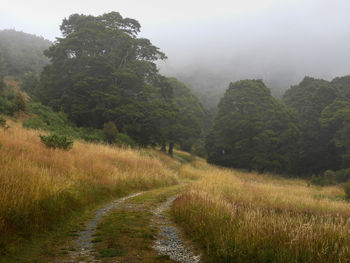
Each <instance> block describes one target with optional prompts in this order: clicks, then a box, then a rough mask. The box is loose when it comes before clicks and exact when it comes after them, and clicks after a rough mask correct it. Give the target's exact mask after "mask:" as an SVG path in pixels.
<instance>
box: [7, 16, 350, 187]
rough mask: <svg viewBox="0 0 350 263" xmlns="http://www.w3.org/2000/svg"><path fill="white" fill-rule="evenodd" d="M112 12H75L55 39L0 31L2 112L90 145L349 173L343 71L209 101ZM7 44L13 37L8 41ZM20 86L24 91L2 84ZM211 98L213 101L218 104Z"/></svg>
mask: <svg viewBox="0 0 350 263" xmlns="http://www.w3.org/2000/svg"><path fill="white" fill-rule="evenodd" d="M140 28H141V25H140V23H139V22H138V21H137V20H135V19H130V18H124V17H122V16H121V15H120V14H119V13H117V12H111V13H106V14H103V15H100V16H91V15H79V14H73V15H71V16H69V18H67V19H64V20H63V21H62V24H61V25H60V30H61V32H62V37H59V38H57V40H56V41H55V42H53V43H51V42H50V41H47V40H45V39H43V38H41V37H36V36H33V35H29V34H26V33H23V32H17V31H14V30H3V31H0V94H1V98H0V112H1V113H3V114H7V115H13V114H15V113H16V112H18V111H21V110H22V111H23V110H25V111H29V112H31V113H33V114H34V115H33V116H32V117H31V118H30V119H29V120H27V121H26V122H25V123H24V126H26V127H31V128H37V129H46V130H49V131H51V132H54V133H58V134H63V135H65V136H70V137H76V138H82V139H85V140H88V141H105V142H107V143H112V144H113V143H114V144H118V142H119V143H120V142H122V143H123V144H125V145H130V146H133V147H136V146H137V147H146V146H152V147H158V148H160V149H162V150H163V151H166V150H167V151H168V152H169V153H170V154H172V152H173V149H174V147H179V148H180V149H182V150H185V151H188V152H192V153H193V154H197V155H199V156H202V157H206V158H207V160H208V162H209V163H212V164H217V165H221V166H225V167H233V168H239V169H244V170H248V171H258V172H259V173H265V172H270V173H280V174H284V175H286V176H296V177H304V178H311V179H312V182H314V183H316V184H336V183H339V182H345V181H347V180H348V179H349V178H350V167H349V163H350V162H349V161H350V137H349V136H350V135H349V134H350V133H349V130H350V122H349V120H350V76H344V77H336V78H334V79H333V80H332V81H326V80H322V79H314V78H312V77H308V76H307V77H305V78H304V79H303V80H302V81H301V82H300V83H299V84H297V85H294V86H291V87H290V88H289V89H288V90H287V91H286V92H285V94H284V95H283V96H282V98H275V97H274V96H272V95H271V91H270V89H269V88H268V87H266V85H265V84H264V82H263V80H241V81H237V82H232V83H230V84H229V86H228V88H227V90H226V92H225V94H224V96H223V97H222V98H221V100H220V102H219V104H218V105H217V107H214V108H210V109H208V108H206V106H204V105H210V107H212V105H213V104H212V103H211V102H208V99H209V100H210V97H209V98H208V97H205V98H203V97H201V99H199V98H197V97H196V96H195V95H194V93H193V91H192V90H191V89H190V88H189V87H188V86H187V85H186V84H185V83H183V82H180V81H179V80H177V79H176V78H173V77H167V76H164V75H161V74H160V73H159V69H158V68H157V64H156V63H157V61H160V60H165V59H166V58H167V57H166V54H164V53H163V52H162V51H160V49H159V48H158V47H156V46H154V45H153V44H152V43H151V41H150V40H149V39H146V38H141V37H138V34H139V32H140ZM9 43H12V44H11V45H9ZM6 76H12V77H15V78H16V79H18V80H20V81H21V82H22V83H23V84H22V87H23V91H25V93H26V94H27V95H29V97H30V100H29V101H28V100H26V99H25V98H24V97H25V96H24V97H23V94H21V93H19V92H15V91H13V90H12V89H10V87H9V85H7V86H6V84H5V81H4V80H5V78H6ZM216 100H217V98H215V97H214V98H212V101H216Z"/></svg>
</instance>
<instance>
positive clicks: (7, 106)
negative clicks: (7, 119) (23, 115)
mask: <svg viewBox="0 0 350 263" xmlns="http://www.w3.org/2000/svg"><path fill="white" fill-rule="evenodd" d="M13 112H14V108H13V104H12V102H11V101H10V100H8V99H7V98H5V97H0V113H2V114H5V115H12V114H13Z"/></svg>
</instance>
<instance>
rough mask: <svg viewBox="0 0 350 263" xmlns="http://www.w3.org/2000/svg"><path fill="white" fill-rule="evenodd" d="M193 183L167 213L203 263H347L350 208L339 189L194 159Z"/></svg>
mask: <svg viewBox="0 0 350 263" xmlns="http://www.w3.org/2000/svg"><path fill="white" fill-rule="evenodd" d="M179 176H180V177H182V178H200V180H198V181H197V182H196V183H194V184H193V185H192V186H191V187H190V188H189V189H188V190H187V191H186V192H184V193H183V194H182V195H181V196H180V197H179V198H178V199H177V200H176V201H175V203H174V206H173V208H172V214H173V216H174V218H175V220H176V222H177V223H179V224H180V225H181V226H182V227H183V228H184V230H185V232H186V233H187V234H188V236H189V237H191V238H192V239H194V240H195V241H196V242H199V243H200V244H201V246H202V247H203V249H204V253H205V255H206V258H208V260H207V261H208V262H349V261H350V248H349V245H350V220H349V216H350V204H349V203H348V202H347V201H346V200H345V194H344V191H343V189H342V188H340V187H336V186H332V187H316V186H310V185H309V184H308V182H306V181H304V180H298V179H283V178H279V177H276V176H271V175H258V174H254V173H246V172H240V171H235V170H230V169H223V168H217V167H214V166H210V165H208V164H206V163H205V162H204V161H196V162H195V163H194V164H193V165H185V166H183V167H182V168H181V169H180V174H179Z"/></svg>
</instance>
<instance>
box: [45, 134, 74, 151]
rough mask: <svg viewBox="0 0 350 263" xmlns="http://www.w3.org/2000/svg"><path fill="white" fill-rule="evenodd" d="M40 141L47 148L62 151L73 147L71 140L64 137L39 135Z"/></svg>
mask: <svg viewBox="0 0 350 263" xmlns="http://www.w3.org/2000/svg"><path fill="white" fill-rule="evenodd" d="M39 137H40V140H41V142H42V143H43V144H45V145H46V146H47V147H49V148H54V149H56V148H59V149H63V150H70V149H72V147H73V140H72V139H70V138H68V137H66V136H64V135H57V134H52V135H49V136H45V135H39Z"/></svg>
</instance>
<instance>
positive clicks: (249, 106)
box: [206, 80, 298, 172]
mask: <svg viewBox="0 0 350 263" xmlns="http://www.w3.org/2000/svg"><path fill="white" fill-rule="evenodd" d="M297 137H298V128H297V124H296V119H295V117H294V115H293V114H292V113H291V112H290V111H289V110H288V109H287V108H286V107H285V106H284V105H283V104H281V103H280V102H278V101H277V100H276V99H274V98H273V97H272V96H271V94H270V90H269V89H268V88H266V86H265V85H264V83H263V82H262V81H261V80H242V81H238V82H235V83H231V84H230V86H229V88H228V90H227V91H226V93H225V95H224V97H223V98H222V99H221V101H220V103H219V106H218V112H217V115H216V117H215V119H214V126H213V128H212V130H211V132H210V133H209V135H208V137H207V140H206V150H207V153H208V162H210V163H214V164H218V165H223V166H229V167H235V168H244V169H249V170H257V171H259V172H264V171H271V172H281V171H283V172H288V171H291V169H292V160H293V152H294V147H293V143H294V141H295V140H296V138H297Z"/></svg>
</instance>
